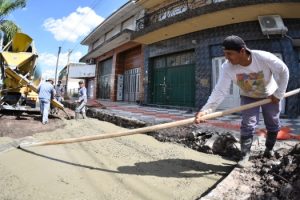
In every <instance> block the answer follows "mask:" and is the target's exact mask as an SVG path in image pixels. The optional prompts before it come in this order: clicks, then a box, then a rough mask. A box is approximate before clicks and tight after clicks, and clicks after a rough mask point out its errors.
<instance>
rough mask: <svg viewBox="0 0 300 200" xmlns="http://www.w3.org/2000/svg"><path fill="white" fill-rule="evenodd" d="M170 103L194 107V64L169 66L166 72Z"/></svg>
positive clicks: (168, 102)
mask: <svg viewBox="0 0 300 200" xmlns="http://www.w3.org/2000/svg"><path fill="white" fill-rule="evenodd" d="M166 80H167V81H166V84H167V95H166V103H167V104H168V105H176V106H188V107H193V106H194V102H195V69H194V65H184V66H178V67H170V68H167V73H166Z"/></svg>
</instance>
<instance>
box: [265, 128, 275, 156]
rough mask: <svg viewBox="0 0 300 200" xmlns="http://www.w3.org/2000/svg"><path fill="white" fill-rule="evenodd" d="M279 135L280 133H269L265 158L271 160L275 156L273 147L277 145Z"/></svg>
mask: <svg viewBox="0 0 300 200" xmlns="http://www.w3.org/2000/svg"><path fill="white" fill-rule="evenodd" d="M277 134H278V132H270V131H268V133H267V138H266V144H265V145H266V149H265V152H264V157H267V158H271V157H273V156H274V151H273V147H274V145H275V143H276V138H277Z"/></svg>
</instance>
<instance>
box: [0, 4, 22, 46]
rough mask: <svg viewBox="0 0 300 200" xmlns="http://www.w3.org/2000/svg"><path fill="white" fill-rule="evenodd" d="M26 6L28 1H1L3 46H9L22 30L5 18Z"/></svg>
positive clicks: (0, 24) (0, 16)
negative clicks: (8, 43) (9, 42)
mask: <svg viewBox="0 0 300 200" xmlns="http://www.w3.org/2000/svg"><path fill="white" fill-rule="evenodd" d="M25 6H26V0H0V30H1V31H2V32H4V41H3V45H5V44H7V42H8V41H10V40H11V38H12V37H13V36H14V35H15V34H16V33H17V32H19V31H20V28H19V27H18V26H17V25H16V24H15V23H14V22H13V21H10V20H6V19H5V17H6V16H8V15H9V14H10V13H11V12H12V11H14V10H15V9H17V8H24V7H25Z"/></svg>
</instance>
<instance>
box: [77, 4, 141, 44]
mask: <svg viewBox="0 0 300 200" xmlns="http://www.w3.org/2000/svg"><path fill="white" fill-rule="evenodd" d="M141 9H142V8H141V6H140V5H139V4H136V3H133V2H132V1H128V2H127V3H126V4H124V5H123V6H122V7H120V8H119V9H118V10H117V11H115V12H114V13H112V14H111V15H110V16H109V17H107V18H106V19H105V20H104V21H103V22H102V23H101V24H100V25H99V26H97V27H96V28H95V29H94V30H93V31H92V32H91V33H90V34H89V35H88V36H86V37H85V38H84V39H83V40H82V41H81V43H80V44H82V45H89V44H92V43H93V42H95V41H96V40H97V39H98V38H100V37H101V36H102V35H104V34H105V33H106V32H108V31H110V30H111V29H113V28H114V27H115V26H116V25H117V24H120V23H121V22H122V21H124V20H125V19H127V18H129V17H131V16H133V15H134V14H135V13H137V12H138V11H140V10H141Z"/></svg>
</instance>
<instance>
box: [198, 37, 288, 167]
mask: <svg viewBox="0 0 300 200" xmlns="http://www.w3.org/2000/svg"><path fill="white" fill-rule="evenodd" d="M223 47H224V54H225V57H226V59H227V60H226V61H225V62H224V63H223V65H222V67H221V75H220V78H219V80H218V83H217V85H216V87H215V88H214V90H213V92H212V93H211V95H210V97H209V99H208V101H207V103H206V104H205V105H204V106H203V107H202V108H201V109H200V111H199V112H198V113H197V114H196V116H195V123H200V122H203V121H202V120H201V119H200V117H201V116H203V115H205V114H208V113H211V112H213V111H214V110H215V109H216V108H217V107H218V106H219V105H220V103H221V102H222V101H223V99H224V98H225V96H226V95H227V94H228V93H229V88H230V84H231V81H233V82H234V83H235V84H236V85H238V86H239V88H240V94H241V105H244V104H249V103H253V102H256V101H259V100H262V99H264V98H270V99H271V100H272V102H271V103H269V104H266V105H262V106H260V107H261V109H262V114H263V117H264V122H265V125H266V129H267V138H266V144H265V145H266V149H265V152H264V156H266V157H271V156H273V154H274V153H273V147H274V145H275V143H276V137H277V134H278V131H279V130H280V120H279V115H280V100H281V99H282V98H283V96H284V93H285V91H286V88H287V84H288V79H289V70H288V68H287V66H286V65H285V64H284V63H283V62H282V61H281V60H280V59H279V58H277V57H276V56H275V55H273V54H272V53H269V52H266V51H260V50H250V49H249V48H247V46H246V44H245V42H244V40H243V39H242V38H240V37H238V36H235V35H232V36H228V37H226V38H225V40H224V42H223ZM260 107H255V108H251V109H248V110H245V111H242V122H241V129H240V130H241V138H240V142H241V152H242V158H241V160H240V161H239V162H238V167H242V168H243V167H246V166H248V165H249V162H248V161H249V157H250V149H251V145H252V142H253V135H254V133H255V128H256V125H257V123H258V121H259V110H260Z"/></svg>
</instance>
